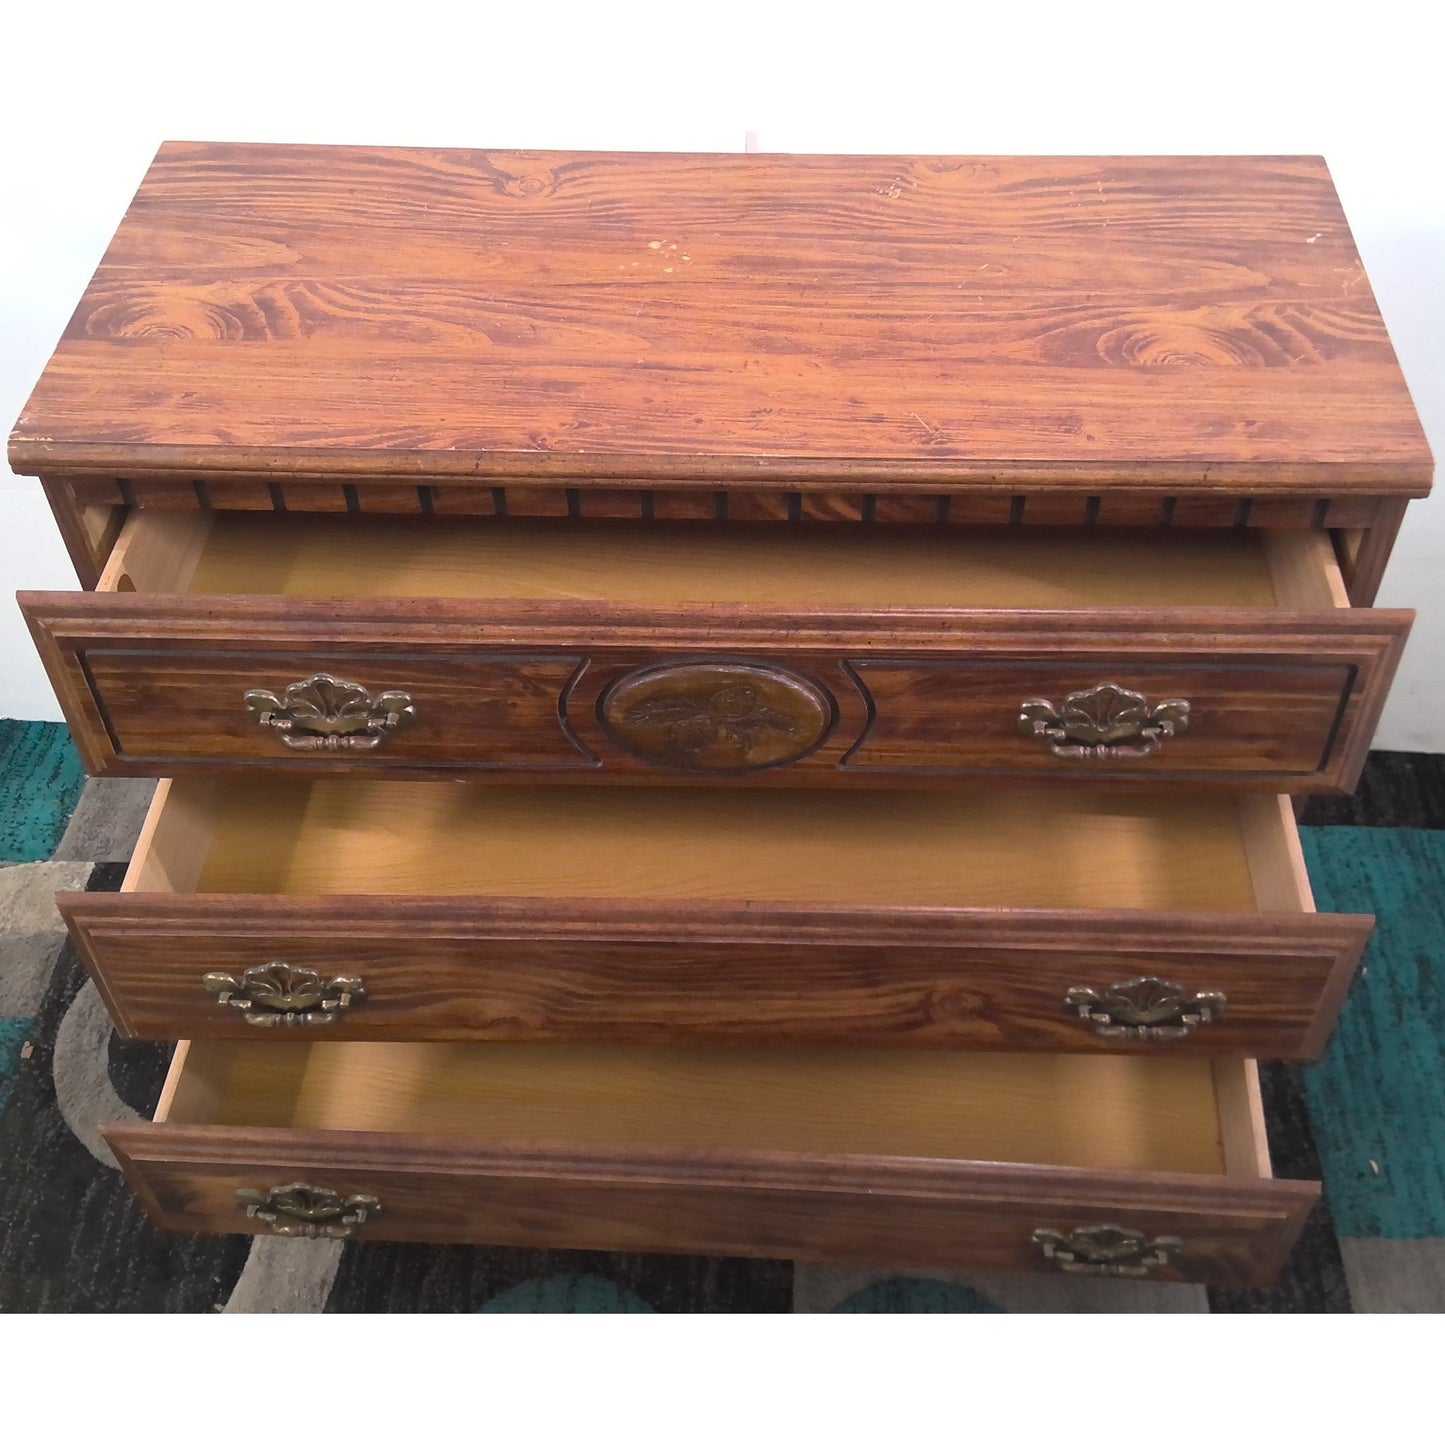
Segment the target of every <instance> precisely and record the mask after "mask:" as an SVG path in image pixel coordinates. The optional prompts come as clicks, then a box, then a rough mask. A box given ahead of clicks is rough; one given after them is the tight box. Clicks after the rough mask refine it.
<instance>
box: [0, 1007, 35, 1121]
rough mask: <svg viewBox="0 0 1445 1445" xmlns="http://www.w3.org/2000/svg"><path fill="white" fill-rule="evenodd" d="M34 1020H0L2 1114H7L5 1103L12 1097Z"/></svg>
mask: <svg viewBox="0 0 1445 1445" xmlns="http://www.w3.org/2000/svg"><path fill="white" fill-rule="evenodd" d="M33 1022H34V1020H33V1019H0V1114H3V1113H4V1112H5V1101H6V1100H7V1099H8V1098H9V1097H10V1089H11V1086H12V1085H13V1084H14V1083H15V1073H16V1070H18V1069H19V1067H20V1050H21V1049H23V1048H24V1047H25V1040H26V1039H28V1038H29V1037H30V1025H31V1024H32V1023H33Z"/></svg>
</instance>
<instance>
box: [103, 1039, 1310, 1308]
mask: <svg viewBox="0 0 1445 1445" xmlns="http://www.w3.org/2000/svg"><path fill="white" fill-rule="evenodd" d="M106 1137H107V1138H108V1140H109V1141H110V1143H111V1145H112V1147H113V1148H114V1149H115V1151H116V1153H117V1155H118V1156H119V1158H120V1159H121V1162H122V1164H123V1167H124V1168H125V1170H126V1173H127V1175H128V1176H129V1178H130V1179H131V1181H132V1183H133V1184H134V1186H135V1187H136V1189H137V1190H138V1191H139V1193H140V1195H141V1197H142V1198H143V1199H144V1200H145V1202H146V1204H147V1206H148V1208H149V1209H150V1211H151V1213H152V1215H153V1216H154V1217H155V1218H156V1219H157V1220H158V1221H159V1222H160V1223H162V1224H164V1225H166V1226H168V1227H171V1228H175V1229H181V1230H195V1231H203V1232H221V1233H225V1232H245V1231H262V1232H264V1231H266V1230H268V1229H273V1228H279V1229H280V1230H281V1231H283V1232H302V1233H305V1232H320V1233H330V1234H342V1235H346V1236H354V1237H356V1238H359V1239H393V1240H417V1241H426V1242H435V1243H441V1242H449V1241H471V1242H477V1243H488V1244H497V1245H528V1246H534V1247H547V1248H578V1249H581V1248H586V1249H618V1250H635V1249H641V1250H664V1251H688V1252H701V1253H710V1254H731V1255H761V1256H776V1257H784V1258H796V1259H803V1260H817V1261H827V1260H838V1261H858V1262H872V1263H878V1264H894V1265H902V1266H914V1267H925V1266H931V1267H940V1268H958V1269H1002V1270H1020V1269H1061V1268H1065V1267H1066V1266H1067V1267H1069V1268H1073V1269H1078V1268H1081V1267H1082V1268H1084V1269H1085V1270H1086V1272H1090V1273H1095V1272H1102V1273H1126V1274H1133V1273H1137V1274H1139V1275H1141V1276H1147V1277H1150V1278H1159V1279H1201V1280H1213V1281H1220V1282H1225V1283H1230V1284H1235V1285H1249V1284H1259V1283H1261V1282H1263V1281H1265V1280H1266V1279H1267V1278H1268V1277H1269V1276H1270V1275H1271V1274H1272V1273H1273V1272H1274V1271H1275V1270H1276V1269H1277V1268H1278V1266H1279V1264H1280V1262H1281V1261H1282V1259H1283V1257H1284V1255H1285V1253H1286V1252H1287V1250H1288V1248H1289V1246H1290V1244H1291V1243H1292V1241H1293V1239H1294V1237H1295V1235H1296V1234H1297V1232H1298V1230H1299V1228H1300V1226H1301V1223H1302V1221H1303V1219H1304V1216H1305V1214H1306V1213H1307V1212H1308V1210H1309V1207H1310V1205H1311V1202H1312V1201H1313V1199H1314V1197H1315V1195H1316V1193H1317V1189H1316V1186H1314V1185H1312V1184H1305V1183H1297V1182H1292V1181H1278V1180H1274V1179H1272V1178H1271V1177H1270V1171H1269V1162H1268V1156H1267V1152H1266V1149H1265V1144H1264V1129H1263V1120H1262V1115H1261V1111H1260V1107H1259V1098H1258V1090H1257V1085H1256V1082H1255V1074H1254V1066H1253V1065H1252V1064H1249V1063H1246V1062H1239V1061H1235V1062H1214V1063H1210V1062H1207V1061H1203V1060H1190V1059H1180V1060H1162V1059H1123V1058H1104V1059H1080V1058H1066V1057H1059V1058H1039V1057H1036V1056H1029V1057H1025V1056H1017V1055H991V1056H959V1055H940V1054H901V1053H892V1052H880V1051H872V1050H862V1051H857V1050H855V1051H838V1050H766V1051H763V1050H716V1049H714V1050H674V1049H628V1048H617V1047H566V1046H526V1045H445V1044H410V1045H409V1044H316V1045H311V1046H309V1047H301V1048H297V1047H286V1046H283V1045H279V1044H268V1043H258V1044H240V1045H237V1044H216V1043H212V1044H204V1045H203V1044H190V1045H184V1044H183V1045H182V1046H181V1048H180V1050H179V1051H178V1054H177V1057H176V1060H175V1063H174V1065H173V1068H172V1071H171V1076H170V1079H169V1080H168V1082H167V1086H166V1091H165V1095H164V1097H163V1099H162V1103H161V1105H160V1107H159V1109H158V1111H157V1115H156V1122H155V1123H153V1124H149V1125H141V1126H125V1127H112V1128H110V1129H108V1130H107V1134H106ZM297 1185H300V1186H306V1188H307V1189H309V1190H311V1191H332V1192H333V1193H334V1196H335V1201H334V1208H332V1209H330V1211H329V1213H328V1209H327V1208H326V1206H327V1205H328V1204H330V1203H331V1202H332V1201H330V1200H328V1197H327V1196H326V1195H325V1194H323V1193H312V1194H311V1196H310V1203H311V1204H312V1205H313V1206H315V1205H316V1204H317V1203H318V1202H320V1203H321V1204H322V1206H323V1207H322V1209H321V1212H320V1215H319V1216H314V1217H312V1218H311V1219H309V1220H307V1219H298V1218H296V1217H294V1216H293V1215H291V1214H288V1213H287V1212H286V1210H287V1207H288V1203H290V1204H291V1205H293V1206H294V1203H295V1198H296V1196H295V1195H294V1193H292V1194H291V1195H290V1196H288V1195H287V1194H286V1193H285V1192H284V1191H287V1190H288V1189H290V1187H291V1186H297ZM277 1190H280V1191H283V1193H282V1195H281V1196H280V1198H279V1199H278V1198H277V1197H276V1196H275V1195H274V1194H273V1193H272V1191H277ZM238 1191H241V1193H240V1196H239V1198H238ZM248 1205H249V1206H250V1209H251V1212H249V1213H248V1212H247V1206H248ZM1099 1229H1117V1230H1121V1231H1134V1232H1137V1234H1138V1235H1139V1236H1141V1238H1142V1242H1138V1243H1137V1247H1134V1248H1126V1249H1125V1250H1124V1253H1123V1254H1122V1256H1115V1257H1112V1258H1110V1259H1107V1260H1103V1261H1100V1260H1095V1259H1091V1258H1090V1256H1089V1247H1090V1241H1091V1239H1092V1241H1093V1242H1094V1243H1095V1244H1097V1242H1098V1238H1099V1237H1098V1236H1097V1235H1094V1236H1089V1235H1084V1236H1079V1235H1077V1234H1076V1233H1075V1232H1076V1231H1079V1230H1085V1231H1087V1230H1099ZM1041 1231H1042V1232H1043V1233H1040V1232H1041ZM1130 1243H1131V1245H1132V1244H1134V1243H1135V1242H1134V1241H1133V1240H1132V1238H1131V1239H1130ZM1050 1250H1052V1255H1051V1254H1050Z"/></svg>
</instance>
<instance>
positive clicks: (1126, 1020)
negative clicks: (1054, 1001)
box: [1064, 974, 1226, 1043]
mask: <svg viewBox="0 0 1445 1445" xmlns="http://www.w3.org/2000/svg"><path fill="white" fill-rule="evenodd" d="M1225 1002H1226V1000H1225V997H1224V995H1223V994H1222V993H1218V992H1212V991H1211V992H1207V993H1190V992H1189V991H1188V990H1187V989H1185V988H1182V987H1180V985H1179V984H1177V983H1170V982H1169V980H1168V979H1165V978H1155V977H1153V975H1150V974H1146V975H1145V976H1144V977H1143V978H1130V979H1126V980H1125V981H1124V982H1123V983H1114V984H1110V985H1109V987H1108V988H1106V989H1104V990H1103V992H1102V993H1101V992H1099V991H1097V990H1096V989H1092V988H1071V989H1070V990H1069V991H1068V993H1066V994H1065V995H1064V1007H1065V1008H1066V1009H1067V1010H1068V1011H1069V1012H1070V1013H1074V1014H1078V1016H1079V1017H1080V1018H1081V1019H1083V1020H1084V1021H1085V1022H1086V1023H1089V1024H1092V1025H1093V1027H1094V1033H1095V1034H1096V1035H1098V1037H1099V1038H1101V1039H1142V1040H1148V1041H1149V1042H1151V1043H1162V1042H1166V1041H1168V1040H1170V1039H1183V1038H1187V1037H1188V1036H1189V1035H1190V1034H1192V1033H1193V1032H1194V1030H1195V1029H1197V1028H1200V1027H1202V1026H1203V1025H1204V1024H1212V1023H1213V1022H1214V1021H1215V1020H1216V1019H1217V1018H1219V1017H1220V1016H1221V1015H1222V1014H1223V1013H1224V1005H1225Z"/></svg>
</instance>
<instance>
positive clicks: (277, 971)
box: [201, 959, 366, 1028]
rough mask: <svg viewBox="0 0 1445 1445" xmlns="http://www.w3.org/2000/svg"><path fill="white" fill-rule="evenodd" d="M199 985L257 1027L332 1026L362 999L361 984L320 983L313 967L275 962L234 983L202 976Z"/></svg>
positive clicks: (348, 978) (350, 980) (352, 980)
mask: <svg viewBox="0 0 1445 1445" xmlns="http://www.w3.org/2000/svg"><path fill="white" fill-rule="evenodd" d="M201 982H202V983H203V984H204V985H205V988H206V992H207V993H212V994H214V995H215V996H216V1002H217V1003H220V1004H224V1005H225V1006H226V1007H227V1008H233V1009H236V1010H238V1011H239V1012H240V1014H241V1016H242V1017H243V1018H244V1019H245V1020H246V1022H247V1023H248V1024H255V1025H256V1026H257V1027H258V1028H285V1027H288V1026H295V1025H297V1024H331V1023H335V1022H336V1020H337V1019H338V1018H339V1017H340V1016H341V1014H343V1013H345V1011H346V1010H347V1009H349V1008H350V1007H351V1006H352V1004H356V1003H360V1002H361V1001H362V1000H363V999H365V997H366V989H365V988H363V987H362V983H361V980H360V979H359V978H357V977H355V976H354V975H352V974H338V975H337V976H336V977H335V978H333V979H323V978H322V977H321V975H320V974H319V973H317V972H316V970H315V969H314V968H297V967H296V966H295V965H294V964H290V963H283V962H281V961H280V960H279V959H278V960H276V961H275V962H273V963H262V964H257V965H256V967H254V968H248V969H247V970H246V971H245V973H243V974H242V975H241V977H240V978H239V979H237V978H234V977H232V975H231V974H229V973H208V974H207V975H206V976H205V977H204V978H203V979H202V980H201Z"/></svg>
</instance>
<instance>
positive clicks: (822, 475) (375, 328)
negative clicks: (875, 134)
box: [11, 142, 1431, 506]
mask: <svg viewBox="0 0 1445 1445" xmlns="http://www.w3.org/2000/svg"><path fill="white" fill-rule="evenodd" d="M11 460H12V464H13V465H14V467H15V468H16V470H17V471H21V472H46V473H48V474H54V475H61V474H74V473H82V472H84V473H91V474H94V473H100V474H108V475H109V476H111V477H116V476H120V477H124V476H126V475H127V473H128V472H130V471H136V470H144V471H150V472H155V471H157V470H159V471H162V472H165V473H168V474H170V475H172V476H176V477H177V478H178V480H179V481H180V482H181V483H182V485H184V486H185V487H187V488H189V487H191V486H192V483H193V479H194V477H196V476H200V477H202V478H204V477H205V476H206V475H207V474H210V473H212V472H215V473H218V474H226V473H229V474H233V475H234V474H250V475H254V476H255V477H257V478H260V479H262V480H265V479H266V478H275V477H283V476H286V475H288V474H306V475H308V476H312V477H316V478H320V479H330V481H331V484H332V486H333V489H334V484H335V482H336V481H337V480H340V481H342V482H348V481H351V480H352V479H353V478H354V479H355V483H356V485H357V486H358V487H360V486H363V485H365V486H371V485H376V484H382V483H386V484H391V483H395V482H396V481H398V480H404V481H406V482H408V483H414V482H418V481H420V482H432V481H435V482H437V483H447V484H450V483H457V484H462V483H466V484H470V485H472V486H476V485H477V484H479V483H486V484H494V483H496V482H503V481H505V482H511V483H520V484H528V483H530V484H532V485H535V486H539V487H541V486H557V485H559V484H560V485H566V486H570V487H576V488H579V489H583V488H591V487H598V486H603V487H617V486H623V487H626V486H628V485H637V484H639V483H641V484H643V485H647V484H650V483H653V482H667V483H670V484H673V485H675V486H676V487H679V488H683V489H685V488H687V487H689V486H702V487H711V488H715V487H716V486H718V485H720V484H736V483H738V482H746V483H748V484H751V485H754V486H759V487H761V488H764V489H772V488H776V487H779V486H783V485H788V484H793V485H799V486H801V485H816V484H821V485H825V486H828V487H832V488H837V487H839V486H840V485H858V486H862V487H875V486H878V487H891V486H897V487H901V488H903V489H905V490H906V489H907V488H909V487H915V486H919V487H924V488H927V487H928V486H930V485H937V484H939V483H940V482H948V483H960V484H967V483H970V482H980V483H984V484H987V485H994V486H996V485H998V484H999V483H1000V482H1002V483H1004V484H1005V485H1013V484H1020V483H1025V482H1039V483H1044V484H1046V485H1048V486H1049V487H1051V488H1054V489H1064V490H1067V489H1069V488H1078V489H1080V490H1081V491H1084V492H1087V493H1092V494H1098V493H1100V492H1101V491H1103V490H1104V489H1106V488H1107V487H1109V486H1111V485H1114V484H1121V483H1126V484H1128V485H1130V486H1131V487H1132V488H1134V489H1136V490H1140V489H1142V490H1144V491H1148V490H1150V489H1167V490H1168V491H1169V492H1171V493H1179V492H1181V491H1187V492H1190V493H1193V492H1196V491H1199V492H1213V491H1220V490H1225V491H1227V490H1229V489H1235V490H1238V489H1239V488H1240V487H1244V488H1245V489H1246V490H1248V489H1249V488H1250V487H1252V486H1254V485H1255V484H1261V485H1262V486H1263V489H1264V490H1265V491H1267V492H1273V493H1281V494H1282V493H1289V492H1304V493H1307V494H1312V495H1319V494H1321V493H1322V492H1323V493H1324V494H1331V493H1346V494H1348V493H1349V492H1351V491H1360V490H1361V489H1364V490H1365V491H1366V492H1367V493H1368V494H1369V495H1371V496H1382V495H1395V496H1407V495H1421V494H1423V492H1424V491H1425V490H1426V489H1427V487H1428V484H1429V480H1430V474H1431V460H1430V456H1429V452H1428V449H1427V447H1426V444H1425V442H1424V438H1423V434H1422V432H1421V430H1420V426H1419V422H1418V420H1417V419H1416V417H1415V413H1414V411H1413V409H1412V407H1411V404H1410V399H1409V395H1408V393H1407V391H1406V389H1405V385H1404V382H1403V380H1402V379H1401V376H1400V373H1399V369H1398V367H1397V365H1396V362H1395V357H1394V354H1393V351H1392V349H1391V346H1390V342H1389V339H1388V337H1387V335H1386V333H1385V328H1384V326H1383V324H1382V322H1381V319H1380V315H1379V312H1378V310H1377V308H1376V305H1375V302H1374V299H1373V297H1372V295H1371V292H1370V287H1369V283H1368V281H1367V280H1366V277H1365V275H1364V271H1363V269H1362V267H1361V264H1360V259H1359V256H1358V254H1357V252H1356V249H1355V246H1354V243H1353V241H1352V239H1351V237H1350V233H1349V228H1348V226H1347V225H1346V222H1345V218H1344V216H1343V214H1342V212H1341V210H1340V206H1339V202H1338V200H1337V198H1336V196H1335V193H1334V190H1333V187H1332V185H1331V183H1330V180H1329V176H1328V173H1327V172H1326V170H1325V167H1324V165H1323V163H1322V162H1321V161H1319V160H1318V159H1314V158H1308V157H1305V158H1299V157H1294V158H1291V157H1254V158H1217V157H1184V158H1172V159H1159V158H1148V157H1135V158H1063V159H1060V158H1045V159H1009V158H992V159H988V158H984V159H977V158H975V159H969V158H954V157H898V156H871V157H836V156H780V155H779V156H768V155H747V156H744V155H617V154H587V153H561V152H483V151H467V150H453V151H439V150H397V149H379V148H378V149H367V148H345V147H312V146H246V145H235V144H214V143H189V142H182V143H168V144H166V145H165V146H163V147H162V149H161V150H160V152H159V154H158V155H157V157H156V159H155V162H154V163H153V165H152V168H151V170H150V172H149V173H148V175H147V176H146V179H145V181H144V182H143V184H142V186H141V189H140V191H139V193H138V195H137V197H136V198H135V200H134V202H133V203H132V206H131V208H130V210H129V212H128V213H127V215H126V217H125V219H124V220H123V222H122V223H121V226H120V229H119V230H118V231H117V233H116V235H115V238H114V239H113V241H112V243H111V245H110V247H109V249H108V250H107V252H106V255H105V257H104V259H103V260H102V262H101V264H100V267H99V269H98V270H97V272H96V274H95V277H94V279H93V280H92V282H91V284H90V286H89V287H88V288H87V290H86V293H85V295H84V297H83V298H82V300H81V302H80V304H79V306H78V307H77V308H76V310H75V313H74V316H73V318H72V320H71V323H70V325H69V327H68V328H67V329H66V333H65V336H64V338H63V339H62V341H61V343H60V345H59V347H58V348H57V350H56V353H55V355H54V357H53V358H52V360H51V362H50V364H49V365H48V366H47V368H46V370H45V373H44V375H43V376H42V378H41V380H40V382H39V384H38V386H37V387H36V390H35V392H34V394H33V396H32V397H31V399H30V400H29V402H28V403H27V405H26V407H25V409H24V412H23V413H22V415H21V417H20V419H19V421H18V423H17V426H16V430H15V433H14V436H13V438H12V443H11ZM342 495H343V497H344V493H343V494H342ZM341 505H343V506H345V505H346V503H345V501H344V500H342V501H341Z"/></svg>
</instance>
